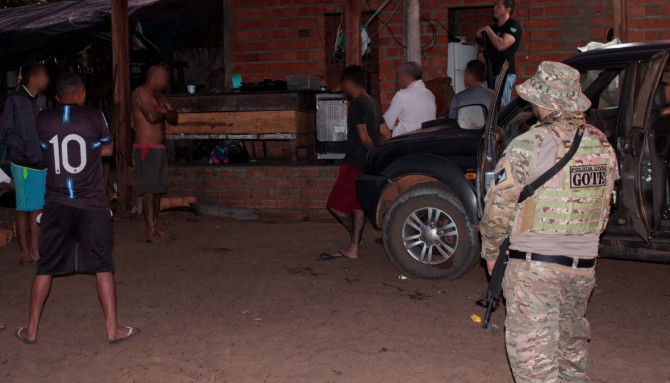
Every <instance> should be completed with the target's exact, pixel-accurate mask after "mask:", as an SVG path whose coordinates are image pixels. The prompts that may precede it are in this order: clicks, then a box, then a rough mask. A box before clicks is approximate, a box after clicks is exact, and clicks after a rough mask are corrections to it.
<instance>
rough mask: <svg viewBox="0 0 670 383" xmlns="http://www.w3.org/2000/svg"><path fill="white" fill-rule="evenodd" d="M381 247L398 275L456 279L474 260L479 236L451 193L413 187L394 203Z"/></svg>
mask: <svg viewBox="0 0 670 383" xmlns="http://www.w3.org/2000/svg"><path fill="white" fill-rule="evenodd" d="M384 247H385V248H386V253H387V254H388V256H389V258H390V259H391V263H393V265H395V266H396V267H397V268H398V269H400V271H402V272H404V273H407V274H409V275H412V276H415V277H418V278H425V279H441V278H446V279H456V278H459V277H460V276H462V275H463V274H465V273H467V272H468V271H469V270H470V269H471V268H472V267H473V266H474V265H475V264H476V263H477V261H479V236H478V235H477V231H476V230H475V229H474V228H473V227H472V222H470V220H469V219H468V216H467V215H466V214H465V209H464V208H463V206H462V204H461V202H460V201H459V199H458V198H456V196H455V195H454V194H453V192H452V191H451V190H449V189H448V188H447V187H445V186H444V185H442V184H439V183H435V182H433V183H423V184H419V185H416V186H414V187H412V188H410V189H408V190H407V191H405V192H404V193H403V194H401V195H400V197H398V199H396V201H395V202H394V203H393V205H391V208H390V209H389V210H388V213H387V214H386V216H385V220H384Z"/></svg>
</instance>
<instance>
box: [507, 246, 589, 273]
mask: <svg viewBox="0 0 670 383" xmlns="http://www.w3.org/2000/svg"><path fill="white" fill-rule="evenodd" d="M528 255H530V257H528ZM509 257H510V258H515V259H529V260H531V261H539V262H547V263H555V264H557V265H563V266H569V267H572V268H577V269H588V268H591V267H593V266H595V265H596V260H595V259H594V258H592V259H580V258H572V257H566V256H564V255H543V254H537V253H528V252H526V251H518V250H510V251H509Z"/></svg>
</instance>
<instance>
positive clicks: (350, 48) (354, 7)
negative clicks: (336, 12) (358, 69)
mask: <svg viewBox="0 0 670 383" xmlns="http://www.w3.org/2000/svg"><path fill="white" fill-rule="evenodd" d="M361 2H362V0H347V2H346V5H345V24H346V26H345V31H346V33H345V39H346V43H347V46H346V54H347V65H361Z"/></svg>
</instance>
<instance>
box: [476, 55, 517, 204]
mask: <svg viewBox="0 0 670 383" xmlns="http://www.w3.org/2000/svg"><path fill="white" fill-rule="evenodd" d="M508 70H509V63H508V62H507V61H505V63H504V64H503V66H502V68H501V70H500V75H498V79H497V80H496V86H495V90H494V93H493V99H492V100H491V107H490V108H489V114H488V116H486V125H485V128H484V137H483V141H482V144H481V145H480V146H479V152H478V155H477V157H478V158H477V161H478V165H479V166H478V168H477V205H478V207H479V216H480V217H481V216H482V215H483V208H484V195H485V194H486V188H487V187H488V185H489V183H490V182H491V180H492V179H493V171H494V169H495V167H496V164H497V163H498V157H499V156H500V155H501V154H502V149H504V148H501V147H500V146H501V145H502V139H501V134H499V132H498V116H499V114H500V109H501V107H502V105H501V103H502V91H503V86H504V85H505V78H506V77H507V71H508Z"/></svg>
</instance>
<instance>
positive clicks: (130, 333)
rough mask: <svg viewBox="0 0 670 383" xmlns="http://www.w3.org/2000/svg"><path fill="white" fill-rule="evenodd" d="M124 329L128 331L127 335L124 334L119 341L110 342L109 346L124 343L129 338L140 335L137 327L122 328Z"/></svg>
mask: <svg viewBox="0 0 670 383" xmlns="http://www.w3.org/2000/svg"><path fill="white" fill-rule="evenodd" d="M124 327H125V328H127V329H128V334H126V336H124V337H123V338H119V339H116V340H110V341H109V344H112V345H113V344H119V343H121V342H125V341H127V340H128V339H130V338H132V337H134V336H135V335H137V334H139V333H140V329H139V328H137V327H130V326H124Z"/></svg>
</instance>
